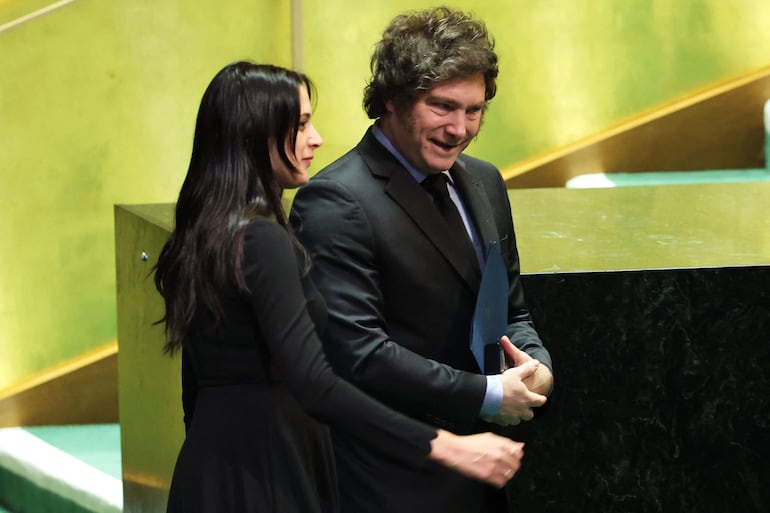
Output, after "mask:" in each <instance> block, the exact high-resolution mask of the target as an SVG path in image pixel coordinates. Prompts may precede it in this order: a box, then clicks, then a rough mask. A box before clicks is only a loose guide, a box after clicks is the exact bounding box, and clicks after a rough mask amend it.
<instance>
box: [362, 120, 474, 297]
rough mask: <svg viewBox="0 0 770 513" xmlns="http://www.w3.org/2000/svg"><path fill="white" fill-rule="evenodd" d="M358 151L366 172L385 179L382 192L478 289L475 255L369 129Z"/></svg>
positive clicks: (470, 285) (471, 284) (467, 282)
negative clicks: (458, 238)
mask: <svg viewBox="0 0 770 513" xmlns="http://www.w3.org/2000/svg"><path fill="white" fill-rule="evenodd" d="M358 150H359V152H360V153H361V155H362V157H363V159H364V161H366V163H367V166H368V167H369V169H370V171H371V172H372V173H373V174H374V175H376V176H380V177H382V178H386V179H387V181H386V184H385V192H386V194H388V195H389V196H390V197H391V198H392V199H393V201H394V202H395V203H396V204H398V206H399V207H400V208H401V209H402V210H403V211H404V212H406V214H407V215H408V216H409V217H410V218H411V219H412V220H413V221H414V222H415V224H416V225H417V226H418V227H419V228H420V230H422V232H423V233H424V234H425V236H426V237H427V238H428V239H429V240H430V241H431V243H432V244H433V245H434V246H435V247H436V249H437V250H438V251H439V252H440V253H441V254H442V255H443V256H444V258H446V260H447V261H448V262H449V264H450V265H451V266H452V267H453V268H454V269H455V271H456V272H457V273H458V274H459V275H460V276H461V277H462V279H463V281H465V283H466V284H467V285H468V287H470V289H471V290H473V291H476V290H478V288H479V282H480V280H481V276H480V274H481V273H480V270H479V265H478V262H477V261H476V259H475V258H468V253H467V252H466V251H464V249H463V247H462V246H461V245H460V244H459V242H458V241H457V239H456V238H455V237H454V236H453V235H452V234H451V233H450V230H449V228H448V227H447V225H446V222H445V221H444V219H443V218H442V217H441V214H439V212H438V210H437V209H436V207H435V206H434V205H433V203H432V202H431V200H430V197H429V195H428V194H427V193H426V192H425V190H423V188H422V187H421V186H420V184H419V183H417V182H416V181H415V179H414V178H413V177H412V175H410V174H409V172H408V171H407V170H406V169H404V167H403V166H402V165H401V164H400V163H399V162H398V161H397V160H396V159H395V157H393V155H391V153H390V152H389V151H388V150H387V149H386V148H384V147H383V146H382V145H381V144H380V143H379V141H377V139H376V138H375V137H374V135H372V134H371V129H370V132H367V134H366V135H365V136H364V139H363V140H362V141H361V143H360V144H359V146H358Z"/></svg>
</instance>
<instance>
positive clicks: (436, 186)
mask: <svg viewBox="0 0 770 513" xmlns="http://www.w3.org/2000/svg"><path fill="white" fill-rule="evenodd" d="M448 180H449V179H448V178H447V176H446V175H445V174H444V173H437V174H434V175H428V177H427V178H425V179H424V180H423V181H422V186H423V187H425V189H426V190H427V191H428V192H429V193H430V195H431V196H433V202H434V203H435V204H436V207H438V210H439V212H441V215H442V217H443V218H444V220H445V221H446V223H447V225H449V231H450V232H452V234H454V235H455V236H456V237H458V238H461V239H460V240H462V241H463V242H462V243H461V244H462V245H464V246H466V247H467V248H470V249H471V250H472V251H473V255H474V258H475V257H476V250H475V249H473V245H472V244H471V239H470V236H469V235H468V230H466V229H465V223H463V219H462V217H460V212H459V211H458V210H457V205H455V202H454V201H452V198H451V197H449V189H448V188H447V181H448Z"/></svg>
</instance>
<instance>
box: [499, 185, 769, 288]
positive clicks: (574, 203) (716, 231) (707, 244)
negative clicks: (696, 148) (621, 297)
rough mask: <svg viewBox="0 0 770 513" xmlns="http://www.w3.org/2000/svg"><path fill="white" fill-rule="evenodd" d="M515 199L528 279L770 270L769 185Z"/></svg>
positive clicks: (551, 193) (542, 193) (553, 193)
mask: <svg viewBox="0 0 770 513" xmlns="http://www.w3.org/2000/svg"><path fill="white" fill-rule="evenodd" d="M508 196H509V198H510V200H511V210H512V212H513V218H514V222H515V227H516V235H517V238H518V247H519V253H520V255H521V260H522V272H523V273H525V274H529V273H547V272H574V271H612V270H627V269H666V268H692V267H732V266H752V265H768V264H770V216H768V215H767V214H768V207H767V205H768V204H769V203H770V183H769V182H753V183H752V182H746V183H715V184H693V185H664V186H639V187H620V188H610V189H517V190H510V191H509V193H508Z"/></svg>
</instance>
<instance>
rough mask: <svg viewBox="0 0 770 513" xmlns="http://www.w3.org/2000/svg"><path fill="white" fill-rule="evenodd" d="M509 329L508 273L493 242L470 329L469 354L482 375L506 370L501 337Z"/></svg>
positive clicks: (497, 246)
mask: <svg viewBox="0 0 770 513" xmlns="http://www.w3.org/2000/svg"><path fill="white" fill-rule="evenodd" d="M507 325H508V271H507V270H506V268H505V263H504V262H503V257H502V255H501V254H500V247H499V245H498V244H497V243H496V242H492V243H491V244H490V245H489V248H488V249H487V261H486V262H485V263H484V270H483V272H482V275H481V285H480V287H479V295H478V298H477V299H476V309H475V311H474V312H473V324H472V326H471V350H472V351H473V356H474V357H476V362H477V363H478V364H479V368H480V369H481V372H482V373H483V374H499V373H500V372H502V371H503V370H505V367H506V365H505V356H504V353H503V350H502V348H501V346H500V337H502V336H503V335H505V329H506V327H507Z"/></svg>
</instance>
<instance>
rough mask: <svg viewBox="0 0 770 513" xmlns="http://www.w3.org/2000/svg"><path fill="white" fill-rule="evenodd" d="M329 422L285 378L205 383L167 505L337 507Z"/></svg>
mask: <svg viewBox="0 0 770 513" xmlns="http://www.w3.org/2000/svg"><path fill="white" fill-rule="evenodd" d="M338 510H339V500H338V494H337V478H336V474H335V470H334V456H333V452H332V445H331V440H330V437H329V432H328V428H327V427H326V426H325V425H323V424H321V423H319V422H317V421H315V420H314V419H312V418H310V417H309V416H308V415H306V414H305V413H304V412H303V411H302V409H301V408H300V407H299V405H298V404H297V402H296V401H295V400H294V398H293V397H292V396H291V395H290V394H289V392H288V391H287V390H286V389H285V388H283V387H282V386H281V385H275V384H271V385H269V386H268V385H266V384H258V385H253V384H250V385H227V386H211V387H204V388H201V389H200V391H199V394H198V399H197V403H196V405H195V414H194V417H193V419H192V422H191V424H190V428H189V430H188V432H187V437H186V439H185V441H184V444H183V445H182V448H181V450H180V453H179V457H178V459H177V463H176V467H175V469H174V476H173V478H172V482H171V490H170V492H169V498H168V508H167V512H168V513H228V512H232V513H251V512H253V513H270V512H276V513H278V512H280V513H294V512H296V513H316V512H317V513H336V512H337V511H338Z"/></svg>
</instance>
